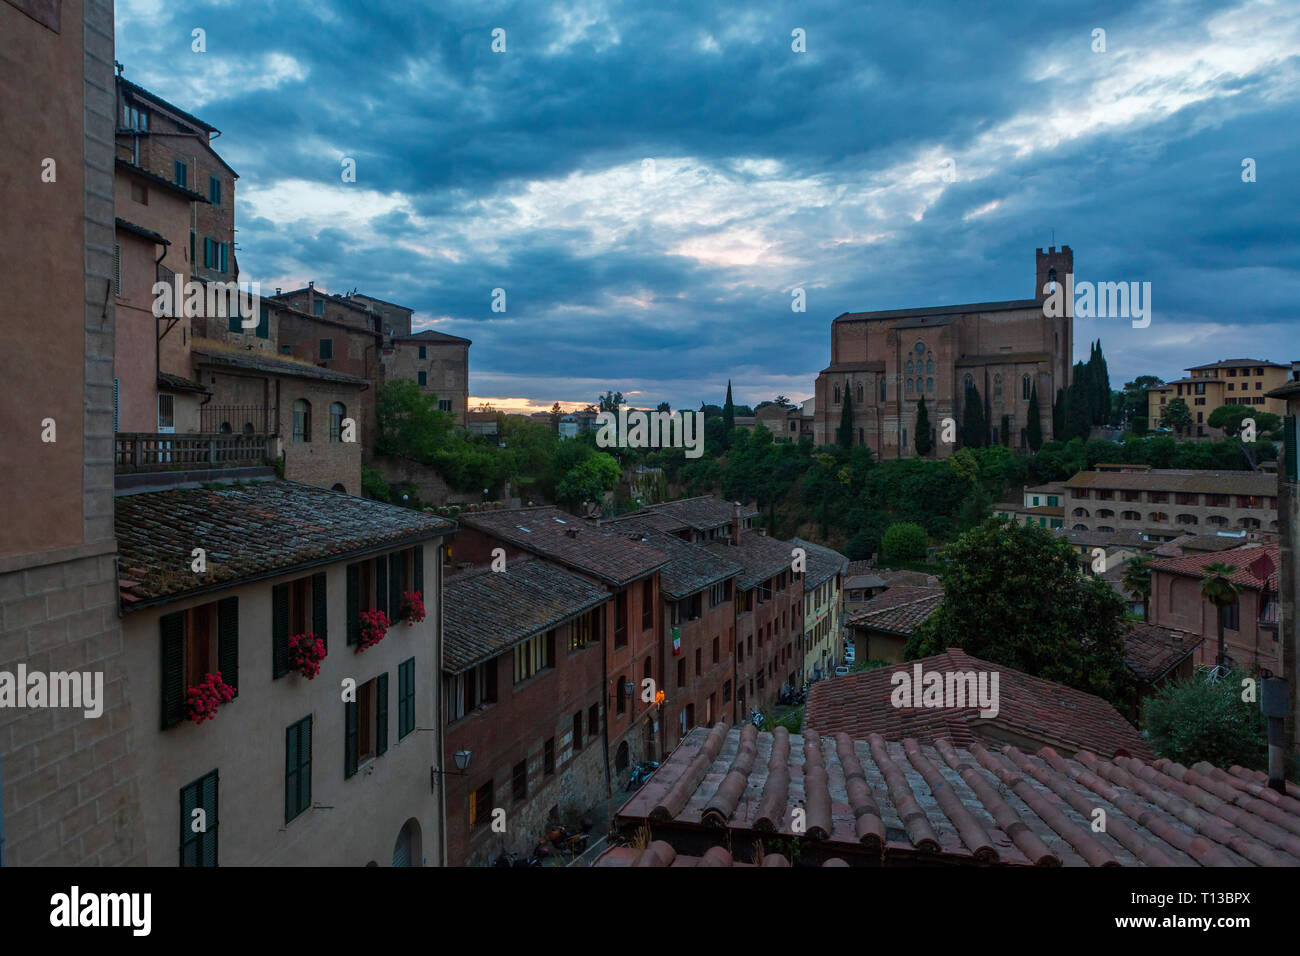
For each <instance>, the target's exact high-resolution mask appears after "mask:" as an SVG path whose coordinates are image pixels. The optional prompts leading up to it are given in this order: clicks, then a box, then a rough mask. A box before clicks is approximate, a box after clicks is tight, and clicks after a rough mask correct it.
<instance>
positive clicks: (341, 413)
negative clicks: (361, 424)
mask: <svg viewBox="0 0 1300 956" xmlns="http://www.w3.org/2000/svg"><path fill="white" fill-rule="evenodd" d="M347 414H348V410H347V409H346V408H345V407H344V406H343V403H342V402H332V403H330V441H332V442H341V441H343V419H344V418H346V417H347Z"/></svg>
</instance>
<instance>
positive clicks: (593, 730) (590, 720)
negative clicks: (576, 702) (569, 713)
mask: <svg viewBox="0 0 1300 956" xmlns="http://www.w3.org/2000/svg"><path fill="white" fill-rule="evenodd" d="M587 733H588V734H589V735H590V736H592V737H594V736H596V734H598V733H600V704H592V705H591V706H590V707H588V708H587Z"/></svg>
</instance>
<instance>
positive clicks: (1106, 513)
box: [1097, 508, 1115, 518]
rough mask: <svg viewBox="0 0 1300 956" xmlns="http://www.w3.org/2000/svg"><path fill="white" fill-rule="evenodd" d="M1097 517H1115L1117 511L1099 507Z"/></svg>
mask: <svg viewBox="0 0 1300 956" xmlns="http://www.w3.org/2000/svg"><path fill="white" fill-rule="evenodd" d="M1097 517H1098V518H1113V517H1115V512H1113V511H1111V510H1110V509H1109V508H1099V509H1098V510H1097Z"/></svg>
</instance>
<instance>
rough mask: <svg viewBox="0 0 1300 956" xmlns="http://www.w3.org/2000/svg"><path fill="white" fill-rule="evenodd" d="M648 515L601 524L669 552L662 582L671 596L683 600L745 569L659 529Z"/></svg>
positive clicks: (658, 549)
mask: <svg viewBox="0 0 1300 956" xmlns="http://www.w3.org/2000/svg"><path fill="white" fill-rule="evenodd" d="M647 517H650V516H647V515H636V516H632V517H627V518H619V519H617V520H615V521H611V522H609V523H607V524H605V525H602V527H604V528H608V529H611V530H613V531H616V532H618V533H620V534H624V535H636V536H637V540H640V541H641V542H642V543H644V544H647V545H649V546H650V547H652V548H654V549H655V550H656V551H662V552H663V553H664V554H665V555H667V556H668V563H667V564H665V565H664V566H663V567H662V568H661V569H660V570H659V584H660V587H661V588H662V589H663V593H664V596H665V597H667V598H668V600H670V601H680V600H682V599H683V598H686V597H689V596H690V595H692V594H695V593H696V592H698V591H702V590H703V589H704V588H707V587H711V586H712V585H714V584H718V583H720V582H722V581H725V580H727V578H733V577H735V576H736V575H738V574H740V573H741V571H743V570H744V568H742V567H741V566H740V565H739V564H737V563H736V562H735V561H728V560H726V559H725V558H723V557H720V556H719V555H717V554H714V553H713V552H712V551H710V550H708V549H707V548H704V547H702V546H700V545H697V544H691V543H690V542H689V541H683V540H682V539H681V538H678V537H677V536H676V535H672V534H667V533H665V532H663V531H660V530H657V529H656V528H654V527H653V526H652V525H651V523H649V522H647V521H646V518H647ZM629 540H631V539H630V538H629Z"/></svg>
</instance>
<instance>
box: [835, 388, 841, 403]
mask: <svg viewBox="0 0 1300 956" xmlns="http://www.w3.org/2000/svg"><path fill="white" fill-rule="evenodd" d="M839 403H840V387H839V386H838V385H836V386H835V404H836V405H838V404H839Z"/></svg>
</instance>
